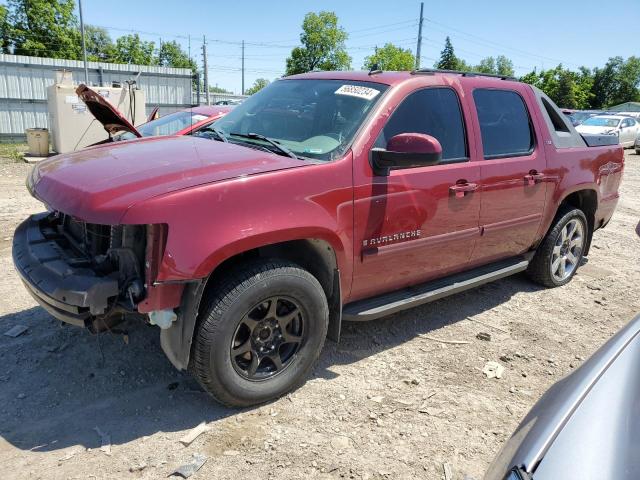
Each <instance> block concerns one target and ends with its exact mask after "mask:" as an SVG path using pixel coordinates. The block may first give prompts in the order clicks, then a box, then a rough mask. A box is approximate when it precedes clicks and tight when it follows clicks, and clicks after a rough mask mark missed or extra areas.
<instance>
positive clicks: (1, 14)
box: [0, 5, 9, 53]
mask: <svg viewBox="0 0 640 480" xmlns="http://www.w3.org/2000/svg"><path fill="white" fill-rule="evenodd" d="M8 16H9V11H8V10H7V7H6V6H4V5H0V53H9V21H8Z"/></svg>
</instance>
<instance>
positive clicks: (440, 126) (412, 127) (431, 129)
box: [376, 88, 468, 161]
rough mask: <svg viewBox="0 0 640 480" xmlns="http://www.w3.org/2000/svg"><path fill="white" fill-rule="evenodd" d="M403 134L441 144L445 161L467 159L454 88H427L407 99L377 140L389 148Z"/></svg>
mask: <svg viewBox="0 0 640 480" xmlns="http://www.w3.org/2000/svg"><path fill="white" fill-rule="evenodd" d="M400 133H425V134H427V135H431V136H432V137H435V138H437V139H438V141H439V142H440V145H442V160H443V161H456V160H464V159H466V158H467V157H468V155H467V142H466V134H465V130H464V122H463V120H462V111H461V109H460V102H459V100H458V95H457V94H456V92H455V91H454V90H452V89H451V88H425V89H423V90H418V91H417V92H414V93H412V94H411V95H409V96H408V97H407V98H405V99H404V100H403V101H402V103H401V104H400V105H399V106H398V108H396V110H395V111H394V112H393V115H392V116H391V118H390V119H389V121H388V122H387V124H386V125H385V127H384V129H383V131H382V133H381V134H380V136H379V137H378V139H377V141H376V147H380V148H386V145H387V142H388V141H389V139H390V138H391V137H393V136H395V135H398V134H400Z"/></svg>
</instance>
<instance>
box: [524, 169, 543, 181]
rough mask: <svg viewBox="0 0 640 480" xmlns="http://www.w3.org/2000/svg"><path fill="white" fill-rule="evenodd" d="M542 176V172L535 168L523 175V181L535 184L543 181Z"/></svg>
mask: <svg viewBox="0 0 640 480" xmlns="http://www.w3.org/2000/svg"><path fill="white" fill-rule="evenodd" d="M544 178H545V176H544V173H538V172H537V170H531V171H530V172H529V173H528V174H527V175H525V176H524V181H525V182H527V185H535V184H536V183H540V182H541V181H543V180H544Z"/></svg>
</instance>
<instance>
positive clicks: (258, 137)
mask: <svg viewBox="0 0 640 480" xmlns="http://www.w3.org/2000/svg"><path fill="white" fill-rule="evenodd" d="M229 135H231V136H234V137H241V138H249V139H254V140H262V141H263V142H267V143H268V144H270V145H272V146H274V147H276V149H278V150H279V151H280V152H281V153H284V154H285V155H286V156H288V157H291V158H295V159H296V160H297V159H298V156H297V155H296V154H295V153H293V152H292V151H291V150H289V149H288V148H287V147H285V146H284V145H281V144H280V142H278V141H277V140H274V139H272V138H269V137H265V136H264V135H260V134H259V133H230V134H229Z"/></svg>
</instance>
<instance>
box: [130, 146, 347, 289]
mask: <svg viewBox="0 0 640 480" xmlns="http://www.w3.org/2000/svg"><path fill="white" fill-rule="evenodd" d="M350 159H351V155H348V156H347V157H346V158H345V159H342V160H339V161H336V162H333V163H326V164H318V165H311V166H308V167H306V168H299V169H295V168H294V169H290V170H281V171H277V172H270V173H265V174H257V175H253V176H247V177H241V178H235V179H232V180H226V181H223V182H218V183H214V184H207V185H201V186H198V187H193V188H189V189H185V190H181V191H178V192H172V193H168V194H166V195H162V196H158V197H154V198H151V199H149V200H147V201H144V202H141V203H139V204H136V205H134V206H132V207H131V208H129V210H128V211H127V213H126V214H125V216H124V218H123V223H138V224H140V223H145V224H150V223H166V224H167V225H168V234H167V241H166V245H165V249H164V254H163V257H162V261H161V264H160V265H159V268H158V275H157V281H158V282H184V281H190V280H194V279H202V278H205V277H207V276H208V275H209V274H210V273H211V272H212V271H213V270H214V269H215V268H216V267H217V266H218V265H220V264H221V263H222V262H223V261H225V260H226V259H228V258H231V257H233V256H234V255H237V254H239V253H242V252H245V251H248V250H252V249H255V248H258V247H263V246H267V245H272V244H276V243H280V242H286V241H290V240H299V239H313V238H315V239H320V240H324V241H326V242H327V243H328V244H329V245H331V247H332V248H333V250H334V252H335V255H336V261H337V263H338V268H339V269H340V271H341V273H342V277H343V278H344V279H349V281H345V282H343V284H342V288H343V292H346V291H348V290H349V287H350V279H351V274H352V270H353V266H352V263H353V261H352V245H353V187H352V183H351V178H352V175H351V161H350Z"/></svg>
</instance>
